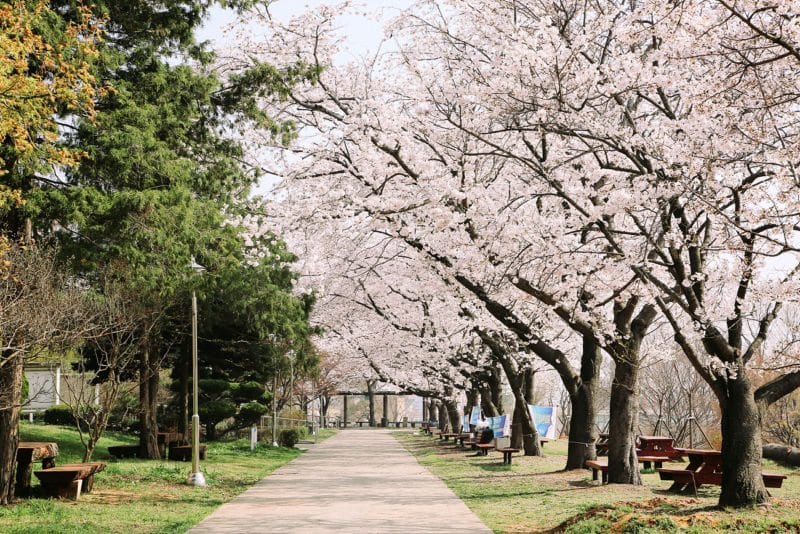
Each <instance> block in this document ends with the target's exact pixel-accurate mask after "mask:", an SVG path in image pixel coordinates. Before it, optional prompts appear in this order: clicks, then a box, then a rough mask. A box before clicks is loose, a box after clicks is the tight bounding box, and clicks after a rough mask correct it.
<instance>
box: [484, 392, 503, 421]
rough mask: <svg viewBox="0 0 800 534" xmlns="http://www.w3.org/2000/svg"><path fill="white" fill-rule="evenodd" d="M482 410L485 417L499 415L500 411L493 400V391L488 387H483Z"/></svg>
mask: <svg viewBox="0 0 800 534" xmlns="http://www.w3.org/2000/svg"><path fill="white" fill-rule="evenodd" d="M481 411H482V412H483V416H484V417H497V416H498V415H500V411H499V410H498V409H497V406H495V405H494V403H493V402H492V392H491V390H490V389H489V388H488V387H482V388H481Z"/></svg>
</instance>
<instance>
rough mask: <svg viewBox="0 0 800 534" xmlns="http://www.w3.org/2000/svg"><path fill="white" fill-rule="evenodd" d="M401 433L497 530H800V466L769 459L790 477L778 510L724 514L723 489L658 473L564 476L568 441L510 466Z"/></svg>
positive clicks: (779, 494) (776, 494)
mask: <svg viewBox="0 0 800 534" xmlns="http://www.w3.org/2000/svg"><path fill="white" fill-rule="evenodd" d="M395 436H396V437H397V439H399V440H400V441H401V442H402V443H403V444H404V445H405V447H406V448H407V449H408V450H409V451H411V452H412V453H413V454H414V455H415V456H416V457H417V460H418V461H419V462H420V463H421V464H422V465H424V466H426V467H427V468H428V469H430V470H431V471H432V472H433V473H434V474H436V475H437V476H438V477H440V478H441V479H442V480H443V481H444V482H445V483H446V484H447V485H448V486H449V487H450V488H451V489H452V490H453V491H454V492H455V493H456V495H458V496H459V497H461V499H462V500H463V501H464V502H465V503H466V504H467V506H469V507H470V508H471V509H472V510H473V511H474V512H475V513H476V514H477V515H478V517H480V518H481V520H482V521H483V522H484V523H486V525H488V526H489V527H490V528H491V529H492V530H494V531H495V532H504V533H505V532H568V533H570V534H578V533H580V534H584V533H603V534H605V533H609V532H618V533H626V534H628V533H630V534H634V533H635V534H651V533H662V532H664V533H672V532H675V533H678V532H679V533H687V534H688V533H690V534H701V533H707V532H708V533H711V532H724V531H731V532H737V533H740V532H741V533H744V532H752V533H755V532H759V533H760V532H775V533H779V532H780V533H782V532H800V469H786V468H783V467H780V466H778V465H776V464H775V463H773V462H770V461H765V462H764V468H765V471H768V472H770V473H783V474H786V475H788V478H787V479H786V481H785V482H784V485H783V487H782V488H780V489H771V490H770V492H771V493H772V495H773V502H772V505H771V506H769V507H760V508H756V509H749V510H738V511H721V510H717V509H716V508H715V506H716V503H717V499H718V498H719V487H718V486H703V487H701V488H700V489H699V491H698V496H697V497H695V496H694V495H693V494H692V495H674V494H671V493H669V492H667V488H668V487H669V482H664V481H661V480H660V479H659V477H658V473H655V472H653V471H652V470H651V471H649V472H644V473H643V474H642V479H643V480H644V485H643V486H638V487H635V486H621V485H615V484H612V485H605V486H601V485H599V484H598V483H597V482H593V481H592V480H591V472H590V471H583V470H579V471H571V472H565V471H562V469H563V467H564V465H565V463H566V453H567V444H566V442H565V441H556V442H550V443H548V444H547V445H545V447H544V449H543V450H544V453H545V456H544V457H541V458H534V457H521V456H515V457H514V460H513V465H511V466H504V465H502V458H501V455H500V454H498V453H490V454H489V456H487V457H483V456H475V453H473V452H471V451H465V450H462V449H458V448H455V447H454V446H453V444H452V443H450V444H448V445H443V444H440V442H439V440H438V439H436V438H431V437H429V436H425V435H420V434H416V433H411V432H396V433H395Z"/></svg>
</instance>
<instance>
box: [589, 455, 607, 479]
mask: <svg viewBox="0 0 800 534" xmlns="http://www.w3.org/2000/svg"><path fill="white" fill-rule="evenodd" d="M584 465H585V466H586V467H588V468H589V469H591V470H592V480H597V479H598V476H597V474H598V473H602V478H603V484H608V464H607V463H605V462H599V461H597V460H586V462H585V463H584Z"/></svg>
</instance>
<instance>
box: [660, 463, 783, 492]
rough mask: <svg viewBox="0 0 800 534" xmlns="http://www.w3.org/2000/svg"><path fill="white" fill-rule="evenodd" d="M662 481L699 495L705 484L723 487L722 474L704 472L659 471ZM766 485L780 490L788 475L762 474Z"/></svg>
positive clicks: (687, 470)
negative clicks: (699, 490)
mask: <svg viewBox="0 0 800 534" xmlns="http://www.w3.org/2000/svg"><path fill="white" fill-rule="evenodd" d="M657 471H658V475H659V476H660V477H661V480H671V481H673V487H675V489H676V490H677V491H679V490H680V489H682V488H684V487H685V489H689V487H691V488H692V491H694V492H695V494H696V493H697V488H699V487H700V486H702V485H703V484H714V485H716V486H721V485H722V473H711V472H703V471H692V470H691V469H657ZM761 477H762V479H763V480H764V485H765V486H766V487H768V488H780V487H781V486H782V485H783V481H784V480H785V479H786V475H776V474H772V473H762V475H761Z"/></svg>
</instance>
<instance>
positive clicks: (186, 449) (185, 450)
mask: <svg viewBox="0 0 800 534" xmlns="http://www.w3.org/2000/svg"><path fill="white" fill-rule="evenodd" d="M207 448H208V445H206V444H204V443H201V444H200V451H199V452H200V459H201V460H205V459H206V449H207ZM169 459H170V460H175V461H178V462H189V461H191V459H192V446H191V445H177V446H175V447H170V448H169Z"/></svg>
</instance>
